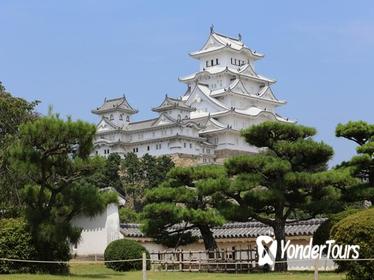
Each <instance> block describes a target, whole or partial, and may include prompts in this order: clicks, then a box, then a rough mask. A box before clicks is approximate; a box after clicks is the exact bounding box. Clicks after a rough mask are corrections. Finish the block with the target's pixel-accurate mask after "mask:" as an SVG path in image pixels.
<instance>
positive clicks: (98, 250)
mask: <svg viewBox="0 0 374 280" xmlns="http://www.w3.org/2000/svg"><path fill="white" fill-rule="evenodd" d="M72 224H73V225H74V226H76V227H79V228H82V233H81V239H80V241H79V243H78V244H77V246H76V247H74V246H73V247H72V248H71V251H72V253H73V254H77V255H78V256H88V255H103V254H104V251H105V248H106V247H107V245H108V244H109V243H110V242H112V241H114V240H117V239H120V238H121V237H122V235H121V234H120V226H119V214H118V206H117V205H116V204H109V205H108V206H107V208H106V210H104V211H103V212H102V213H101V214H98V215H96V216H95V217H92V218H90V217H86V216H78V217H76V218H74V219H73V221H72Z"/></svg>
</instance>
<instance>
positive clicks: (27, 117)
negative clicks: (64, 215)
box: [0, 82, 38, 217]
mask: <svg viewBox="0 0 374 280" xmlns="http://www.w3.org/2000/svg"><path fill="white" fill-rule="evenodd" d="M37 104H38V102H37V101H34V102H27V101H26V100H24V99H22V98H17V97H14V96H12V95H11V94H10V93H8V92H7V91H6V90H5V88H4V86H3V85H2V84H1V82H0V209H2V212H1V215H3V216H5V217H12V216H19V215H20V209H22V202H21V199H20V194H19V190H20V188H21V186H22V185H23V184H24V183H25V182H27V178H26V177H25V176H23V174H18V173H15V172H12V170H11V169H10V168H9V162H8V160H7V158H8V147H9V145H10V144H11V143H12V142H14V141H15V139H17V137H18V131H19V126H20V125H21V124H23V123H26V122H29V121H32V120H34V119H35V118H36V117H37V116H36V114H35V112H34V108H35V107H36V105H37Z"/></svg>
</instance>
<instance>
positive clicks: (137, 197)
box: [120, 153, 174, 212]
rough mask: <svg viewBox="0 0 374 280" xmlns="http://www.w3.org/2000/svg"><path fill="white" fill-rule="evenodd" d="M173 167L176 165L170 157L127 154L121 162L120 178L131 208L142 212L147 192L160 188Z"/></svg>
mask: <svg viewBox="0 0 374 280" xmlns="http://www.w3.org/2000/svg"><path fill="white" fill-rule="evenodd" d="M172 167H174V163H173V161H172V160H171V159H170V157H169V156H159V157H154V156H151V155H149V154H145V155H144V156H143V157H140V158H139V157H138V156H137V155H136V154H135V153H128V154H126V155H125V158H124V159H123V160H122V162H121V168H120V176H121V180H122V183H123V190H124V192H125V194H126V198H127V202H128V205H129V207H131V208H132V209H133V210H135V211H136V212H140V211H141V210H142V209H143V206H144V199H145V196H144V193H145V191H146V190H147V189H151V188H154V187H156V186H158V185H159V184H160V183H161V182H162V181H163V180H164V179H165V177H166V174H167V173H168V171H169V170H170V169H171V168H172Z"/></svg>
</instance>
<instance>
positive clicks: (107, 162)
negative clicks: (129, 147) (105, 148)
mask: <svg viewBox="0 0 374 280" xmlns="http://www.w3.org/2000/svg"><path fill="white" fill-rule="evenodd" d="M101 160H102V161H103V163H102V168H100V169H98V170H97V171H96V172H95V173H94V174H93V175H92V177H91V180H92V182H96V185H97V186H98V187H99V188H113V189H115V190H116V191H118V192H119V193H122V194H124V190H123V184H122V181H121V177H120V174H119V173H120V165H121V157H120V155H118V154H116V153H112V154H110V155H109V156H108V158H104V157H102V158H101Z"/></svg>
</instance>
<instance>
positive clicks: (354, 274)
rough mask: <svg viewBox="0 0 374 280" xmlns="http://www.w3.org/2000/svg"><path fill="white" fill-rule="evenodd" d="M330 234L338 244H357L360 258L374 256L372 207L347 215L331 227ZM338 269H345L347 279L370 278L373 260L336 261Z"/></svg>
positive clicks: (361, 279)
mask: <svg viewBox="0 0 374 280" xmlns="http://www.w3.org/2000/svg"><path fill="white" fill-rule="evenodd" d="M331 236H332V237H333V238H334V240H336V242H337V243H339V244H346V245H359V246H360V251H359V252H360V256H359V258H360V259H369V258H373V256H374V208H371V209H367V210H363V211H360V212H357V213H355V214H352V215H349V216H347V217H346V218H344V219H342V220H341V221H340V222H338V223H337V224H336V225H334V226H333V227H332V230H331ZM338 265H339V269H340V270H344V271H347V279H349V280H358V279H360V280H371V279H373V277H374V261H349V262H347V261H345V262H343V261H342V262H338Z"/></svg>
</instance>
